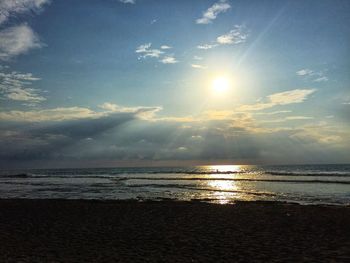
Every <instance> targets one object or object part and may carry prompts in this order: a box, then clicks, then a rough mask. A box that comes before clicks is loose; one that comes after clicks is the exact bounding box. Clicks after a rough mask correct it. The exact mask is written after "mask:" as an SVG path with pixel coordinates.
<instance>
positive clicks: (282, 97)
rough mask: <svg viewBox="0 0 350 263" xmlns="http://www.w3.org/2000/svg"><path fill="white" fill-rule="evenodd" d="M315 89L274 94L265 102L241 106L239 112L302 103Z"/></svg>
mask: <svg viewBox="0 0 350 263" xmlns="http://www.w3.org/2000/svg"><path fill="white" fill-rule="evenodd" d="M315 91H316V89H295V90H289V91H284V92H279V93H275V94H272V95H269V96H267V99H266V102H262V103H261V102H260V103H256V104H251V105H242V106H240V107H239V110H242V111H258V110H264V109H268V108H272V107H274V106H277V105H288V104H294V103H302V102H304V101H305V100H306V99H307V97H308V96H309V95H311V94H313V93H314V92H315Z"/></svg>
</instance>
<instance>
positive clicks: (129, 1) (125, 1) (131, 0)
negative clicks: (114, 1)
mask: <svg viewBox="0 0 350 263" xmlns="http://www.w3.org/2000/svg"><path fill="white" fill-rule="evenodd" d="M119 2H121V3H123V4H135V3H136V1H135V0H119Z"/></svg>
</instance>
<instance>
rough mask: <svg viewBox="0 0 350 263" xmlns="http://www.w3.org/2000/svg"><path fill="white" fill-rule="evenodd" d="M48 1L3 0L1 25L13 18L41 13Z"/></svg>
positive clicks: (0, 17)
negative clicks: (18, 15) (19, 15)
mask: <svg viewBox="0 0 350 263" xmlns="http://www.w3.org/2000/svg"><path fill="white" fill-rule="evenodd" d="M47 3H49V1H48V0H15V1H14V0H2V1H0V10H1V12H0V25H1V24H3V23H5V22H6V21H7V20H8V19H9V18H10V17H11V16H16V15H17V14H24V13H29V12H38V11H40V10H41V9H42V8H43V6H44V5H45V4H47Z"/></svg>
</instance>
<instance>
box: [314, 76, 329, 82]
mask: <svg viewBox="0 0 350 263" xmlns="http://www.w3.org/2000/svg"><path fill="white" fill-rule="evenodd" d="M313 81H314V82H322V81H328V78H327V77H326V76H323V77H319V78H316V79H314V80H313Z"/></svg>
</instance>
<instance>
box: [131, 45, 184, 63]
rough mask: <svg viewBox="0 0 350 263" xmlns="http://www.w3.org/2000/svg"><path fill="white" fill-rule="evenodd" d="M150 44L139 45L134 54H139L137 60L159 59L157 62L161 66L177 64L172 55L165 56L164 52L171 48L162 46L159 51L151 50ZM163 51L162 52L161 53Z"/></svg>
mask: <svg viewBox="0 0 350 263" xmlns="http://www.w3.org/2000/svg"><path fill="white" fill-rule="evenodd" d="M151 46H152V43H146V44H143V45H140V46H138V47H137V48H136V50H135V52H136V53H138V54H141V55H140V56H139V59H141V58H144V59H145V58H147V57H151V58H159V62H161V63H163V64H175V63H178V61H177V60H176V58H175V57H174V55H173V54H167V53H166V52H165V50H168V49H171V48H172V47H171V46H168V45H162V46H161V47H160V49H151ZM163 50H164V51H163Z"/></svg>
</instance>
